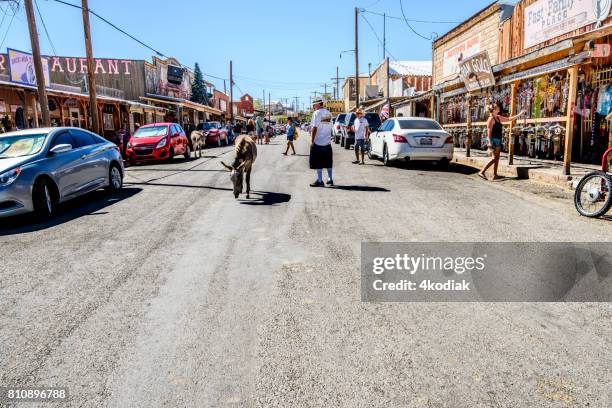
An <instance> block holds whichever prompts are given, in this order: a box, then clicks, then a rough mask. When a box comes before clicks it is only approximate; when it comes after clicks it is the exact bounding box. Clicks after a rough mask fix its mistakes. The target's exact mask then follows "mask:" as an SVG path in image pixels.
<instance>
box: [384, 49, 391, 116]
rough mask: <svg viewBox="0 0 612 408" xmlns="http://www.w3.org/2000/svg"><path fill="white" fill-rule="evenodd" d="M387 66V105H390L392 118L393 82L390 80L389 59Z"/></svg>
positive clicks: (386, 61)
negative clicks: (391, 84)
mask: <svg viewBox="0 0 612 408" xmlns="http://www.w3.org/2000/svg"><path fill="white" fill-rule="evenodd" d="M385 65H386V66H387V103H388V104H389V116H391V104H390V103H391V93H390V92H391V89H390V87H391V86H390V83H391V80H390V78H389V57H387V58H386V59H385Z"/></svg>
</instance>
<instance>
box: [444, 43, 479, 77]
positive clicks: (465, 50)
mask: <svg viewBox="0 0 612 408" xmlns="http://www.w3.org/2000/svg"><path fill="white" fill-rule="evenodd" d="M481 43H482V41H481V34H480V33H478V34H476V35H474V36H472V37H470V38H468V39H466V40H465V41H462V42H460V43H459V44H455V45H454V46H452V47H450V48H447V49H445V50H444V57H443V62H442V77H443V78H446V77H450V76H456V75H457V74H459V61H460V60H465V59H466V58H469V57H471V56H472V55H475V54H477V53H479V52H480V49H481V48H480V47H481Z"/></svg>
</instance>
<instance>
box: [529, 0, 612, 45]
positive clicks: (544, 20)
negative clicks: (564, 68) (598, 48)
mask: <svg viewBox="0 0 612 408" xmlns="http://www.w3.org/2000/svg"><path fill="white" fill-rule="evenodd" d="M609 3H610V0H538V1H536V2H535V3H533V4H532V5H530V6H528V7H526V8H525V24H524V25H525V40H524V41H525V44H524V47H525V48H530V47H533V46H534V45H537V44H540V43H542V42H544V41H547V40H550V39H551V38H555V37H558V36H560V35H563V34H566V33H569V32H571V31H574V30H577V29H579V28H581V27H584V26H586V25H589V24H592V23H595V22H596V21H598V19H600V20H602V21H603V20H604V19H605V18H606V17H607V15H608V14H609V12H610V4H609ZM606 10H607V12H605V11H606ZM604 12H605V16H603V15H602V14H603V13H604Z"/></svg>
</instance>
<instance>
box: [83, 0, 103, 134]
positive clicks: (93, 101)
mask: <svg viewBox="0 0 612 408" xmlns="http://www.w3.org/2000/svg"><path fill="white" fill-rule="evenodd" d="M81 9H82V14H83V32H84V33H85V54H86V56H87V90H88V91H89V108H90V115H91V127H92V129H91V130H92V131H93V132H94V133H97V134H99V135H102V134H103V132H104V131H103V129H102V127H101V126H100V123H101V121H100V117H101V116H100V112H99V111H98V110H97V106H96V105H97V104H98V102H97V95H96V78H95V69H94V59H93V50H92V48H91V31H90V28H89V5H88V2H87V0H81Z"/></svg>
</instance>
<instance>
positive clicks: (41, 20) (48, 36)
mask: <svg viewBox="0 0 612 408" xmlns="http://www.w3.org/2000/svg"><path fill="white" fill-rule="evenodd" d="M34 5H35V6H36V11H37V12H38V16H39V17H40V22H41V23H42V26H43V28H44V30H45V35H46V36H47V40H49V44H51V49H52V50H53V53H54V54H55V55H58V54H57V50H56V49H55V45H54V44H53V41H52V40H51V36H50V35H49V31H48V30H47V25H46V24H45V19H44V18H43V16H42V14H41V12H40V9H39V8H38V1H36V0H34Z"/></svg>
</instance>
